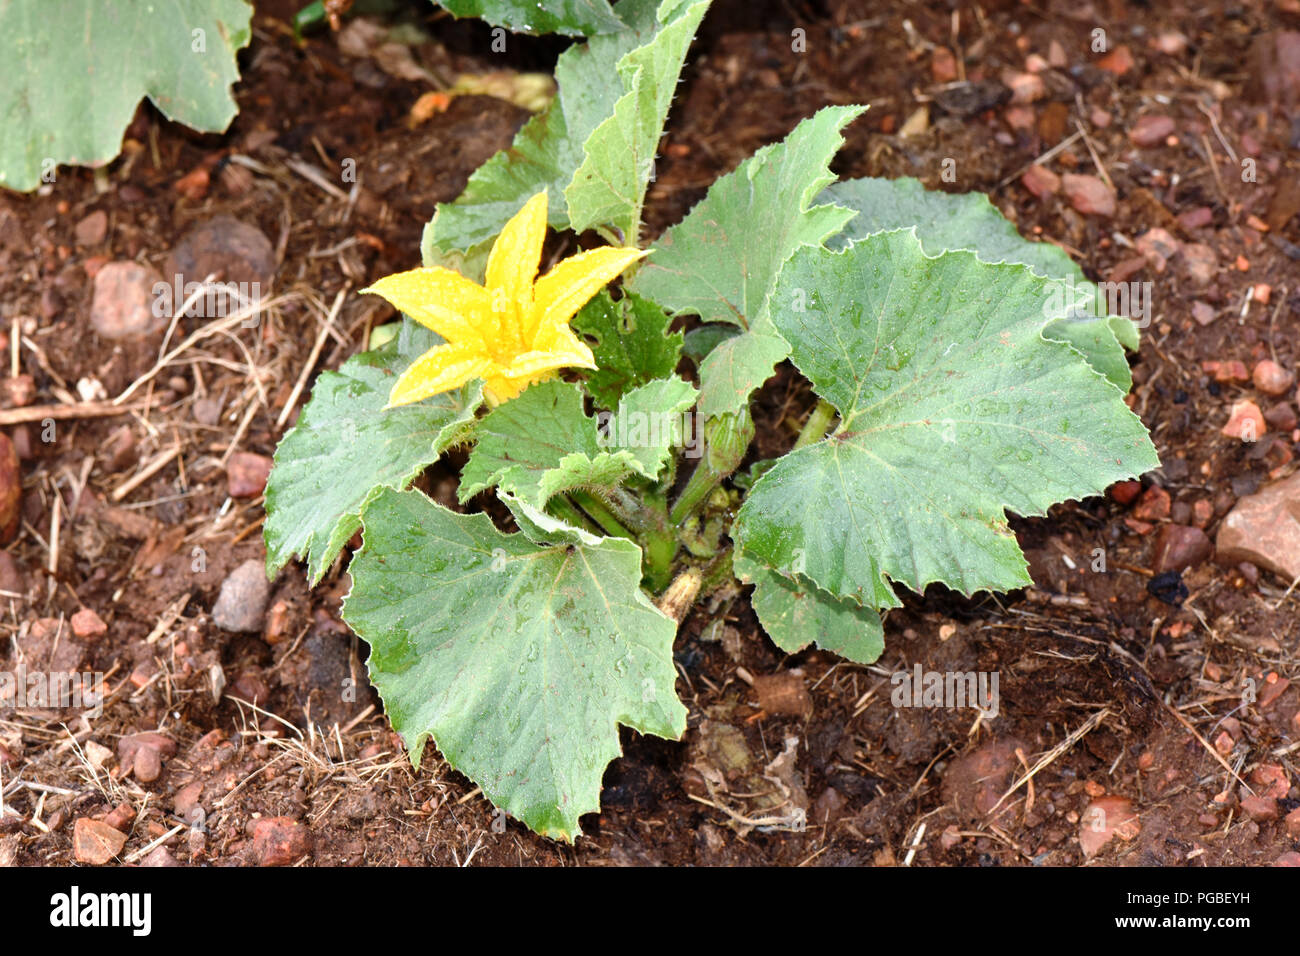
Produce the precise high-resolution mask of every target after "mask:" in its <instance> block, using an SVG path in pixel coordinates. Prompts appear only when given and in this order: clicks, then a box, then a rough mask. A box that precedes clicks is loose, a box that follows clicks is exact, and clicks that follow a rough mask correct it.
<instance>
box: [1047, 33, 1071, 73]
mask: <svg viewBox="0 0 1300 956" xmlns="http://www.w3.org/2000/svg"><path fill="white" fill-rule="evenodd" d="M1047 62H1048V63H1049V64H1050V65H1051V66H1053V67H1055V68H1056V69H1058V70H1063V69H1065V68H1066V67H1067V66H1069V65H1070V61H1069V59H1068V58H1067V57H1066V55H1065V47H1063V46H1061V43H1060V41H1059V40H1053V41H1052V42H1050V43H1049V44H1047Z"/></svg>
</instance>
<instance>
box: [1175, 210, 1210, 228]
mask: <svg viewBox="0 0 1300 956" xmlns="http://www.w3.org/2000/svg"><path fill="white" fill-rule="evenodd" d="M1212 222H1214V210H1213V209H1211V208H1210V207H1209V206H1197V207H1196V208H1195V209H1189V210H1187V212H1184V213H1180V214H1179V216H1178V224H1179V225H1180V226H1182V227H1183V228H1184V229H1204V228H1205V227H1206V226H1208V225H1209V224H1210V223H1212Z"/></svg>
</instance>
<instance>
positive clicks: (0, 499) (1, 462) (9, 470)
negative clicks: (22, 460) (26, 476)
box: [0, 432, 23, 544]
mask: <svg viewBox="0 0 1300 956" xmlns="http://www.w3.org/2000/svg"><path fill="white" fill-rule="evenodd" d="M22 506H23V476H22V471H21V469H20V467H19V464H18V450H17V449H16V448H14V443H13V442H12V441H10V440H9V436H8V435H6V434H4V433H3V432H0V544H7V543H8V542H9V541H11V540H12V539H13V536H14V535H15V534H17V533H18V523H19V521H20V520H21V518H22Z"/></svg>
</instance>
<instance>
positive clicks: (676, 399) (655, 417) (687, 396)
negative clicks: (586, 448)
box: [604, 376, 700, 481]
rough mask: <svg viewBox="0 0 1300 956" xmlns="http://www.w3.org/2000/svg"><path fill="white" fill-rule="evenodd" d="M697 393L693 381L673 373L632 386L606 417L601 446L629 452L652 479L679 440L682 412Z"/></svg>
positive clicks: (680, 438) (679, 442)
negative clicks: (616, 407)
mask: <svg viewBox="0 0 1300 956" xmlns="http://www.w3.org/2000/svg"><path fill="white" fill-rule="evenodd" d="M699 394H700V393H699V392H698V391H696V389H695V386H694V385H692V384H691V383H690V382H686V381H683V380H682V379H680V378H677V377H676V376H673V377H672V378H661V379H657V380H655V381H653V382H647V383H646V384H645V385H641V386H638V387H637V388H634V389H632V391H630V392H628V393H627V394H626V395H624V396H623V399H622V401H620V402H619V403H618V411H616V412H615V413H614V414H613V415H612V416H610V418H609V421H608V434H607V435H606V436H605V438H604V444H605V446H606V447H609V448H617V449H623V450H625V451H626V452H627V453H628V454H631V455H632V456H633V458H635V459H636V470H637V471H638V472H640V473H641V475H642V476H644V477H646V478H649V479H650V480H651V481H653V480H654V479H656V478H657V477H659V472H661V471H662V470H663V467H664V465H666V464H667V463H668V454H669V452H671V451H672V449H673V448H674V447H675V446H677V445H680V444H681V443H682V438H683V428H682V426H683V420H682V413H683V412H685V411H686V410H687V409H688V408H690V407H691V406H692V405H694V404H695V400H696V398H698V397H699Z"/></svg>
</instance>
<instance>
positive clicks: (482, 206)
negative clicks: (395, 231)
mask: <svg viewBox="0 0 1300 956" xmlns="http://www.w3.org/2000/svg"><path fill="white" fill-rule="evenodd" d="M680 3H681V0H664V2H663V4H662V10H663V12H664V13H665V14H666V15H670V16H672V17H673V18H674V19H670V21H669V23H668V24H667V25H671V24H672V23H674V22H676V20H675V18H676V17H678V16H681V15H683V14H682V11H680V10H679V9H676V8H677V7H679V6H680ZM659 10H660V5H659V4H658V3H657V2H656V0H623V2H622V3H620V4H619V5H618V7H617V12H618V14H619V16H620V17H621V18H622V19H623V20H625V21H626V22H627V24H628V27H627V29H625V30H622V31H620V32H618V33H612V34H608V35H606V36H594V37H592V38H591V39H590V40H588V41H587V42H586V43H583V44H577V45H575V46H572V47H570V48H569V49H567V50H565V51H564V53H562V54H561V55H560V58H559V60H558V61H557V62H556V64H555V82H556V84H557V86H558V88H559V89H558V93H557V95H556V97H555V99H554V100H552V101H551V104H550V105H549V106H548V107H547V108H546V110H545V111H543V112H542V113H539V114H538V115H537V116H535V117H533V118H532V119H531V120H529V122H528V123H527V124H525V126H524V128H523V129H521V130H520V131H519V133H518V134H517V135H516V136H515V140H514V142H513V143H512V144H511V146H510V148H509V149H505V150H502V151H501V152H499V153H497V154H496V155H495V156H493V157H492V158H491V159H489V160H488V161H487V162H486V163H484V164H483V165H482V166H480V167H479V168H478V169H477V170H476V171H475V172H474V174H473V175H472V176H470V178H469V183H468V184H467V185H466V187H465V191H464V192H463V193H461V195H460V196H459V197H458V198H457V199H456V201H455V202H452V203H442V204H440V205H439V206H438V211H437V213H436V214H435V215H434V217H433V219H432V220H431V221H430V222H429V224H428V225H427V226H426V227H425V230H424V239H423V242H422V244H421V248H422V250H423V252H424V259H425V262H426V264H433V263H435V262H441V263H444V264H445V263H446V261H447V259H448V256H449V255H451V254H452V253H453V252H460V253H466V254H467V255H468V256H469V258H470V259H471V260H472V259H475V258H477V257H478V253H479V252H481V249H482V247H484V246H486V244H487V243H489V242H490V241H491V240H492V239H493V238H494V237H495V236H496V235H497V234H498V233H499V232H500V231H501V228H502V226H504V225H505V224H506V222H507V221H508V220H509V219H510V217H511V216H513V215H514V214H515V213H516V212H518V211H519V210H520V208H521V207H522V206H523V204H524V203H525V202H527V201H528V200H529V199H530V198H531V197H533V196H535V195H536V194H537V193H538V192H540V191H541V190H542V189H548V190H549V191H550V205H549V208H548V211H547V220H548V222H549V223H550V225H551V226H552V227H554V228H555V229H567V228H568V226H569V207H568V203H567V201H566V199H565V195H564V191H565V189H567V188H568V186H569V184H570V183H571V182H572V181H573V177H574V174H575V173H576V172H577V171H578V168H579V167H580V166H581V165H582V164H583V162H584V161H585V160H586V152H585V145H586V143H587V140H588V139H589V138H590V137H591V135H592V133H593V132H595V130H596V128H597V127H598V126H600V124H601V123H603V122H605V121H606V120H607V119H609V118H610V117H612V116H613V115H614V108H615V106H616V104H617V103H618V101H619V100H620V99H622V98H623V97H624V96H625V95H626V94H627V92H628V90H627V88H626V86H625V81H624V79H623V77H622V75H621V74H620V72H619V64H620V63H621V62H622V61H623V58H624V57H625V56H627V55H628V54H629V53H632V52H633V51H635V50H637V49H638V48H641V47H644V46H645V45H647V44H650V43H653V42H654V40H655V38H656V36H657V35H658V34H659V33H660V31H661V29H663V28H664V27H665V26H666V25H664V24H661V23H660V22H659V20H658V19H657V17H656V13H657V12H658V11H659ZM675 79H676V78H675V77H674V82H675Z"/></svg>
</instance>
